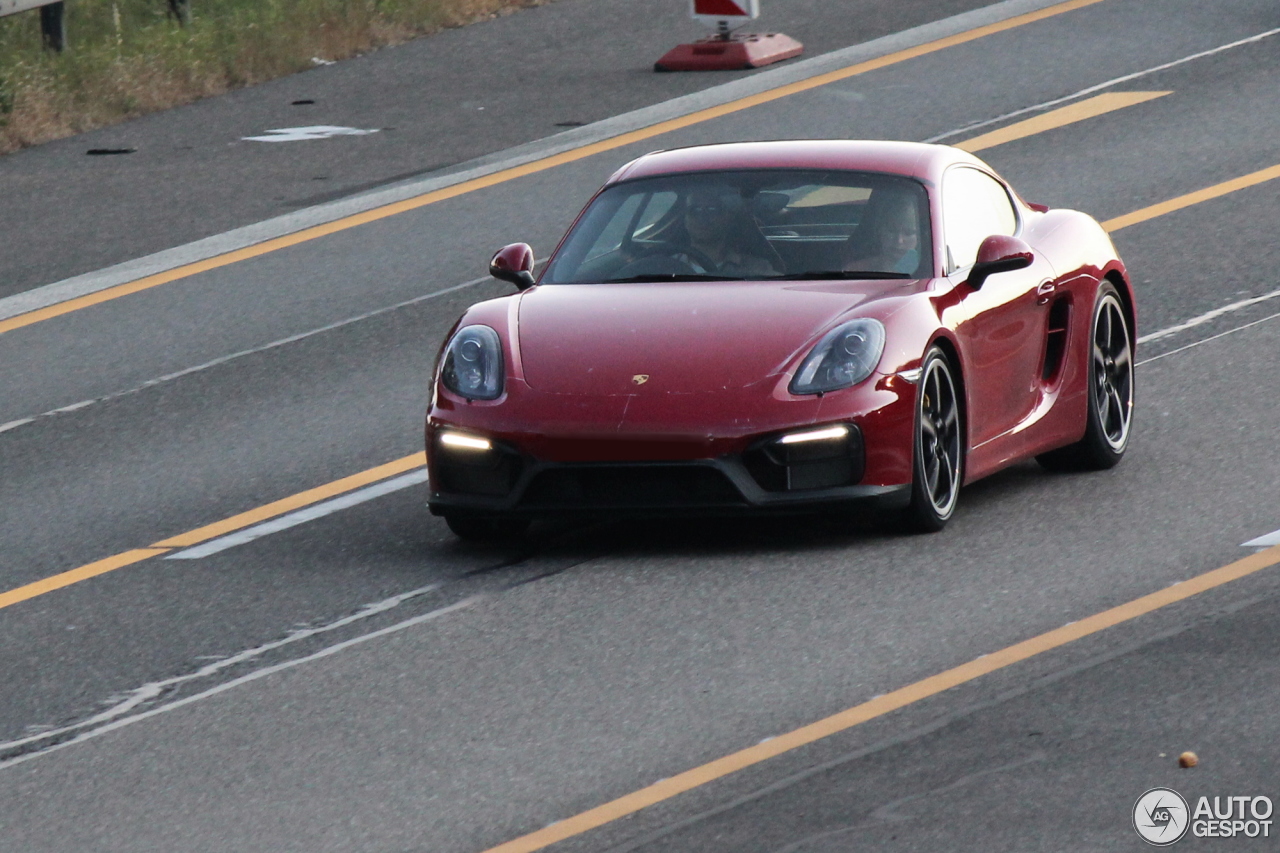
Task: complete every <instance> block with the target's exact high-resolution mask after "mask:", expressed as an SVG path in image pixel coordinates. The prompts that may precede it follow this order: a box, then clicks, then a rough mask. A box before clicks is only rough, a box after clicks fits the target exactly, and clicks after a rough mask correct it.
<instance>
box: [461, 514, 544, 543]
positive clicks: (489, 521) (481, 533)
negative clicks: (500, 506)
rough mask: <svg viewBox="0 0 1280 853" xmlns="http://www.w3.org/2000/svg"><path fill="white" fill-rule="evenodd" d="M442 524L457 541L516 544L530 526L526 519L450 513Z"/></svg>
mask: <svg viewBox="0 0 1280 853" xmlns="http://www.w3.org/2000/svg"><path fill="white" fill-rule="evenodd" d="M444 522H445V524H447V525H449V529H450V530H452V531H453V535H454V536H457V537H458V538H459V539H462V540H465V541H467V542H487V543H504V542H518V541H519V540H520V539H521V538H522V537H523V536H524V534H525V532H526V531H527V530H528V529H529V524H530V522H529V519H527V518H503V517H500V516H486V515H455V514H452V513H450V514H449V515H446V516H445V517H444Z"/></svg>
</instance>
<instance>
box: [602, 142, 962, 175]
mask: <svg viewBox="0 0 1280 853" xmlns="http://www.w3.org/2000/svg"><path fill="white" fill-rule="evenodd" d="M953 163H969V164H971V165H979V166H984V167H985V166H986V164H984V163H983V162H982V161H981V160H979V159H978V158H977V157H974V156H973V155H972V154H969V153H967V152H965V151H961V150H960V149H959V148H953V147H952V146H950V145H930V144H927V143H923V142H893V141H886V140H864V139H786V140H777V141H772V142H726V143H718V144H714V145H697V146H693V147H690V148H675V149H671V150H668V151H654V152H652V153H650V154H645V155H644V156H643V157H639V158H637V159H635V160H632V161H631V162H630V163H628V164H627V165H625V166H623V167H622V168H621V169H619V170H618V171H617V172H616V173H614V175H613V177H612V178H610V179H609V184H615V183H618V182H619V181H631V180H635V179H637V178H649V177H655V176H658V175H671V174H679V173H681V172H706V171H718V170H730V169H734V170H736V169H848V170H854V171H867V172H886V173H890V174H897V175H904V176H907V177H912V178H917V179H919V180H922V181H924V182H926V183H930V184H936V183H937V182H938V180H939V179H940V178H941V176H942V172H943V170H944V169H946V167H947V166H949V165H951V164H953Z"/></svg>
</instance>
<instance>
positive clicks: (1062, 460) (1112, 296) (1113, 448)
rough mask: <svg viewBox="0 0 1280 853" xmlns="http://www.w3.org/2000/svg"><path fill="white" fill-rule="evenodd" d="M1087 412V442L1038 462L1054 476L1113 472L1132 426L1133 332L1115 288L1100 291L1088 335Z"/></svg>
mask: <svg viewBox="0 0 1280 853" xmlns="http://www.w3.org/2000/svg"><path fill="white" fill-rule="evenodd" d="M1089 332H1090V334H1089V395H1088V396H1089V413H1088V422H1087V425H1086V426H1085V432H1084V438H1082V439H1081V440H1080V441H1078V442H1076V443H1075V444H1072V445H1069V446H1067V447H1063V448H1061V449H1059V450H1053V451H1050V452H1049V453H1045V454H1042V455H1041V456H1038V457H1036V460H1037V461H1038V462H1039V463H1040V464H1041V465H1043V466H1044V467H1045V468H1047V469H1049V470H1050V471H1081V470H1084V471H1101V470H1104V469H1106V468H1114V467H1115V466H1116V465H1118V464H1120V460H1121V459H1123V458H1124V452H1125V450H1126V449H1127V448H1128V447H1129V435H1130V432H1131V427H1132V426H1133V391H1134V381H1133V333H1132V332H1131V331H1130V330H1129V323H1128V321H1127V320H1126V319H1125V313H1124V306H1123V305H1122V304H1121V302H1120V294H1119V293H1118V292H1116V288H1115V285H1113V284H1111V283H1109V282H1104V283H1103V285H1102V287H1100V288H1099V289H1098V299H1097V303H1096V305H1095V307H1094V310H1093V323H1092V325H1091V327H1090V330H1089Z"/></svg>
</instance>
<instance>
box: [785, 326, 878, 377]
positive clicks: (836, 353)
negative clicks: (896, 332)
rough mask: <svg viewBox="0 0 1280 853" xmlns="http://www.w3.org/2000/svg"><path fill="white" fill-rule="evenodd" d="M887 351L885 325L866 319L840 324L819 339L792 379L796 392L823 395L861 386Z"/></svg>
mask: <svg viewBox="0 0 1280 853" xmlns="http://www.w3.org/2000/svg"><path fill="white" fill-rule="evenodd" d="M883 352H884V326H882V325H881V324H880V322H879V321H878V320H872V319H869V318H863V319H860V320H850V321H849V322H847V323H844V324H843V325H840V326H837V327H836V328H834V329H832V330H831V331H830V332H828V333H827V334H826V336H824V337H823V339H822V340H820V341H818V345H817V346H815V347H814V348H813V352H811V353H809V356H808V357H807V358H806V359H805V360H804V362H803V363H802V364H801V365H800V369H799V370H797V371H796V375H795V376H793V377H792V378H791V393H792V394H821V393H822V392H824V391H836V390H839V389H840V388H848V387H849V386H850V385H857V384H858V383H859V382H861V381H862V380H864V379H866V378H867V377H868V376H870V375H871V371H873V370H875V369H876V365H877V364H879V363H880V355H881V354H882V353H883Z"/></svg>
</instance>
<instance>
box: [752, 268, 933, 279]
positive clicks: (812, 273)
mask: <svg viewBox="0 0 1280 853" xmlns="http://www.w3.org/2000/svg"><path fill="white" fill-rule="evenodd" d="M875 278H915V276H913V275H911V273H905V272H887V271H884V270H809V271H808V272H793V273H788V274H787V275H771V276H769V278H768V280H769V281H830V280H832V279H846V280H850V281H854V280H863V279H875Z"/></svg>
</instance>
